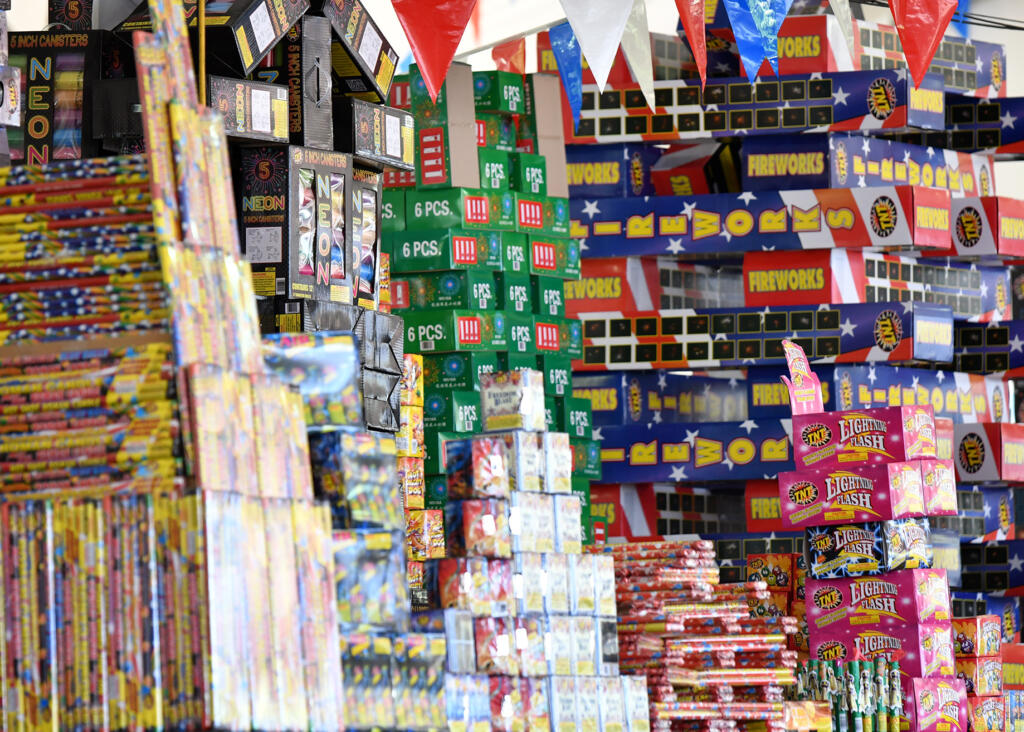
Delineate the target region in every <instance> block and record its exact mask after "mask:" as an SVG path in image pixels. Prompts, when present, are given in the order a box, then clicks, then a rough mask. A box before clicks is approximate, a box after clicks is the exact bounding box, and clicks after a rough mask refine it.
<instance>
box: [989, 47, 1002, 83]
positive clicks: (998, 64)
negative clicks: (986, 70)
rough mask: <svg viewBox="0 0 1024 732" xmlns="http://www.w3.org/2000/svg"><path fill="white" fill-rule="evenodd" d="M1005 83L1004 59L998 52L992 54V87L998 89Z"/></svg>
mask: <svg viewBox="0 0 1024 732" xmlns="http://www.w3.org/2000/svg"><path fill="white" fill-rule="evenodd" d="M1002 85H1003V59H1002V58H1001V57H1000V56H999V54H998V53H993V54H992V87H993V88H995V89H998V88H999V87H1000V86H1002Z"/></svg>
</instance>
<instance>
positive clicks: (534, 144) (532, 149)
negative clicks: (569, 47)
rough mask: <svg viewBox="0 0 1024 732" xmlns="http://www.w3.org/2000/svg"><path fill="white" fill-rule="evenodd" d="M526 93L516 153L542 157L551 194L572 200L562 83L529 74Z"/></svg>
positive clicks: (551, 78)
mask: <svg viewBox="0 0 1024 732" xmlns="http://www.w3.org/2000/svg"><path fill="white" fill-rule="evenodd" d="M523 91H524V92H525V94H526V97H525V107H526V113H525V114H524V115H522V116H521V117H520V118H519V131H518V138H517V140H516V149H517V150H518V151H520V152H528V153H535V154H537V155H540V156H542V157H543V158H544V160H545V163H546V165H547V174H548V177H547V188H548V190H547V194H548V195H549V196H558V197H561V198H568V197H569V183H568V180H567V178H566V163H565V136H564V133H563V119H562V117H563V111H562V103H561V100H562V82H561V80H560V79H559V78H558V76H557V75H552V74H542V73H538V74H527V75H526V77H525V80H524V88H523ZM570 119H571V115H570Z"/></svg>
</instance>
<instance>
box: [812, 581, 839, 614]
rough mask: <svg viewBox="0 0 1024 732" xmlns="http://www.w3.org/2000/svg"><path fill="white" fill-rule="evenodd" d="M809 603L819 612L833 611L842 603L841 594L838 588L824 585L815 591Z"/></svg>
mask: <svg viewBox="0 0 1024 732" xmlns="http://www.w3.org/2000/svg"><path fill="white" fill-rule="evenodd" d="M811 601H812V602H813V603H814V607H816V608H819V609H821V610H835V609H836V608H837V607H839V606H840V605H841V604H842V603H843V593H842V591H841V590H840V589H839V588H838V587H833V586H832V585H825V586H824V587H821V588H819V589H817V590H816V591H815V593H814V596H813V597H812V598H811Z"/></svg>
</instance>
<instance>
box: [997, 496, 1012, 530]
mask: <svg viewBox="0 0 1024 732" xmlns="http://www.w3.org/2000/svg"><path fill="white" fill-rule="evenodd" d="M999 528H1000V530H1001V531H1002V532H1003V533H1004V534H1005V533H1006V532H1008V531H1009V530H1010V503H1009V502H1008V501H1007V500H1006V496H1002V497H1001V498H1000V499H999Z"/></svg>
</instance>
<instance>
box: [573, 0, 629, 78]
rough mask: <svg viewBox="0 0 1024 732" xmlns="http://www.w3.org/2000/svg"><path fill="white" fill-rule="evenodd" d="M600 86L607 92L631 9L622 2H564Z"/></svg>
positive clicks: (601, 0)
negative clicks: (607, 84) (609, 76)
mask: <svg viewBox="0 0 1024 732" xmlns="http://www.w3.org/2000/svg"><path fill="white" fill-rule="evenodd" d="M561 2H562V9H563V10H564V11H565V17H566V19H567V20H568V21H569V25H571V26H572V32H573V33H574V34H576V40H577V41H579V44H580V50H581V51H583V57H584V58H586V59H587V64H588V65H589V66H590V71H591V73H592V74H593V75H594V80H595V81H596V82H597V86H598V87H599V88H600V89H601V91H604V85H605V84H606V83H607V82H608V74H609V73H610V72H611V70H612V63H613V62H614V61H615V53H616V52H617V51H618V50H619V40H620V39H621V38H622V32H623V30H625V28H626V20H627V19H628V18H629V11H630V10H632V6H631V5H630V4H629V3H628V2H623V0H561Z"/></svg>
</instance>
